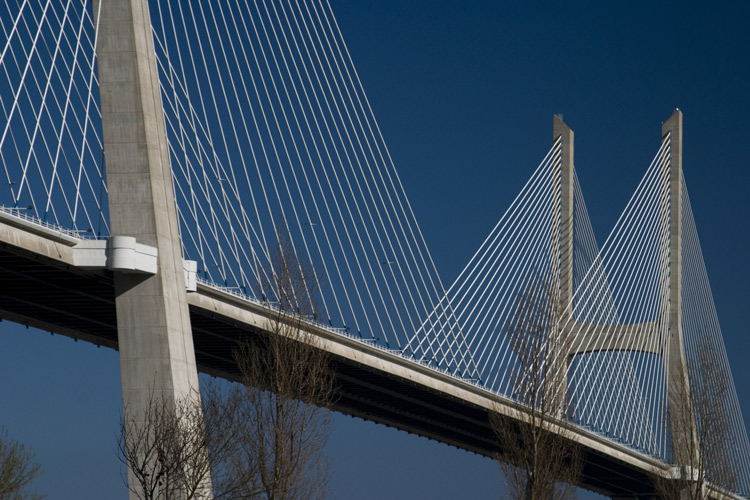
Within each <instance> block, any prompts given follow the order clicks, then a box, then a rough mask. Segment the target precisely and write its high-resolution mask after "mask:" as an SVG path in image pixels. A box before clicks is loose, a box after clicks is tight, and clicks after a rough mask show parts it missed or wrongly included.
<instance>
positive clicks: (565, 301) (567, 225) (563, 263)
mask: <svg viewBox="0 0 750 500" xmlns="http://www.w3.org/2000/svg"><path fill="white" fill-rule="evenodd" d="M552 136H553V137H552V140H553V141H556V140H557V139H558V137H562V138H561V140H562V159H561V162H562V176H561V179H560V182H561V188H562V192H561V197H562V198H561V200H560V207H561V212H560V313H561V314H565V313H567V312H569V311H568V310H567V309H568V308H569V307H570V300H571V298H572V297H573V197H574V191H573V190H574V183H573V175H574V174H573V131H572V130H571V129H570V127H568V126H567V125H566V124H565V122H563V121H562V118H561V117H560V116H558V115H555V116H554V118H553V122H552Z"/></svg>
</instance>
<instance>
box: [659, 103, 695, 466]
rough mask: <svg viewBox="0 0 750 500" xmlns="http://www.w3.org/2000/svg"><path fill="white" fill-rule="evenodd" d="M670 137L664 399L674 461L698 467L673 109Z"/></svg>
mask: <svg viewBox="0 0 750 500" xmlns="http://www.w3.org/2000/svg"><path fill="white" fill-rule="evenodd" d="M670 133H671V138H670V142H671V145H670V148H669V152H668V155H669V162H668V163H667V168H668V169H669V171H668V176H669V177H668V179H669V189H668V190H665V196H666V197H667V200H666V201H667V202H668V203H669V204H668V207H669V212H668V217H669V221H668V222H669V339H668V342H669V364H668V366H667V367H666V369H667V397H668V405H669V418H670V424H671V428H672V449H673V452H674V454H675V456H674V459H675V460H676V461H677V464H678V465H680V466H686V467H689V466H692V465H694V464H697V463H698V460H697V458H698V457H697V454H698V452H699V450H698V446H697V432H696V428H695V419H694V416H693V410H692V405H691V401H690V383H689V380H688V372H687V359H686V357H685V348H684V343H683V338H682V112H681V111H680V110H679V109H677V110H675V112H674V114H672V116H671V117H670V118H669V120H667V121H666V122H664V124H663V125H662V127H661V134H662V139H663V138H665V137H666V136H667V134H670Z"/></svg>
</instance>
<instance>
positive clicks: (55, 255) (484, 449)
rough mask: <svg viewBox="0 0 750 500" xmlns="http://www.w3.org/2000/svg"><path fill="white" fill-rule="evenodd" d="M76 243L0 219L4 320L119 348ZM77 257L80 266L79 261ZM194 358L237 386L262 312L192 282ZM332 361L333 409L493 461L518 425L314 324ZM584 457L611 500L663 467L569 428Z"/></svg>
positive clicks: (111, 302)
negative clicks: (240, 357)
mask: <svg viewBox="0 0 750 500" xmlns="http://www.w3.org/2000/svg"><path fill="white" fill-rule="evenodd" d="M81 241H82V240H79V239H77V238H75V237H72V236H70V235H68V234H65V233H62V232H60V231H57V230H55V229H54V228H45V227H43V226H41V225H38V224H35V223H33V222H28V221H24V220H22V219H20V218H18V217H15V216H12V215H8V214H7V213H5V212H0V317H2V318H4V319H7V320H11V321H14V322H18V323H21V324H25V325H29V326H33V327H37V328H40V329H43V330H46V331H50V332H54V333H59V334H63V335H67V336H70V337H73V338H76V339H81V340H85V341H88V342H92V343H95V344H97V345H103V346H107V347H111V348H113V349H117V327H116V313H115V296H114V285H113V271H111V270H109V269H107V268H106V267H100V268H90V267H88V268H84V267H81V266H80V265H76V258H75V257H74V254H75V251H74V250H73V249H74V247H76V245H79V244H80V243H81ZM79 260H80V259H79ZM188 301H189V305H190V320H191V324H192V330H193V340H194V345H195V354H196V360H197V363H198V366H199V369H200V370H201V371H203V372H206V373H209V374H213V375H216V376H220V377H224V378H227V379H230V380H231V379H235V378H236V377H237V366H236V364H235V362H234V361H233V359H232V349H233V346H235V345H236V342H237V340H238V339H240V338H241V337H243V336H247V335H248V334H249V333H263V332H262V331H261V330H262V325H263V324H265V322H266V318H265V315H266V314H267V313H268V310H267V309H265V308H263V307H262V306H261V305H259V304H254V303H252V302H249V301H246V300H244V299H241V298H239V297H236V296H234V295H232V294H231V293H228V292H226V291H222V290H219V289H214V288H212V287H208V286H203V285H200V284H198V285H197V287H196V291H194V292H189V293H188ZM311 329H312V330H313V331H314V333H316V334H317V335H318V336H319V339H320V343H319V345H320V346H321V347H322V348H323V349H325V350H326V351H327V352H328V353H329V354H330V356H331V359H332V364H333V366H334V367H335V372H336V381H337V393H336V403H335V410H337V411H339V412H341V413H344V414H348V415H353V416H357V417H361V418H363V419H367V420H371V421H374V422H378V423H382V424H385V425H388V426H391V427H395V428H398V429H401V430H404V431H407V432H411V433H415V434H418V435H421V436H425V437H428V438H431V439H435V440H437V441H440V442H443V443H447V444H450V445H453V446H456V447H458V448H462V449H465V450H468V451H472V452H474V453H478V454H480V455H484V456H487V457H493V456H494V455H495V454H496V453H497V452H498V451H500V450H499V449H498V444H497V442H496V440H495V438H494V434H493V431H492V429H491V427H490V425H489V423H488V417H487V415H488V410H489V409H492V408H494V409H496V410H497V411H499V412H500V413H501V414H503V415H505V417H506V418H510V419H513V418H516V417H517V416H518V415H519V413H518V410H519V408H518V405H516V404H515V403H513V402H512V401H509V400H507V399H505V398H501V397H499V396H496V395H494V394H492V393H489V392H488V391H486V390H483V389H481V388H480V387H477V386H476V385H474V384H472V383H470V382H468V381H463V380H459V379H456V378H454V377H451V376H449V375H446V374H444V373H441V372H438V371H435V370H433V369H430V368H428V367H426V366H423V365H421V364H419V363H416V362H413V361H410V360H407V359H405V358H404V357H402V356H400V355H398V354H397V353H394V352H389V351H386V350H383V349H381V348H379V347H376V346H373V345H370V344H367V343H364V342H361V341H359V340H356V339H353V338H349V337H346V336H343V335H340V334H337V333H336V332H333V331H331V330H328V329H325V328H322V327H316V326H312V325H311ZM571 428H572V430H573V433H574V435H575V439H576V440H577V441H578V442H579V443H580V444H581V446H582V448H583V451H584V457H585V461H584V464H585V465H584V471H583V477H582V480H581V484H580V486H582V487H584V488H587V489H590V490H593V491H596V492H599V493H601V494H604V495H606V496H610V497H614V498H639V497H640V498H648V497H651V496H653V493H654V487H653V484H652V482H651V481H650V480H649V474H659V475H662V476H667V475H668V474H669V473H670V469H669V467H667V466H666V465H665V464H663V463H660V462H659V461H656V460H654V459H652V458H650V457H648V456H646V455H644V454H641V453H639V452H636V451H633V450H631V449H629V448H627V447H626V446H624V445H622V444H620V443H616V442H613V441H611V440H609V439H606V438H604V437H602V436H599V435H597V434H595V433H593V432H589V431H587V430H584V429H580V428H578V427H571Z"/></svg>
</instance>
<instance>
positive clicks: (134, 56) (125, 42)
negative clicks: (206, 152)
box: [93, 0, 198, 412]
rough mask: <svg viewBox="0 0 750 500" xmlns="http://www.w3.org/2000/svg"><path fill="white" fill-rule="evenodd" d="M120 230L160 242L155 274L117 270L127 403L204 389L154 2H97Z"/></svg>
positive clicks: (137, 406) (108, 160)
mask: <svg viewBox="0 0 750 500" xmlns="http://www.w3.org/2000/svg"><path fill="white" fill-rule="evenodd" d="M93 4H94V12H95V16H96V12H97V11H98V9H100V11H99V12H100V13H99V16H100V21H99V30H98V42H97V47H96V50H97V58H98V65H99V84H100V87H99V88H100V93H101V107H102V127H103V135H104V152H105V164H106V171H107V183H108V188H109V211H110V227H111V233H112V235H113V236H131V237H135V238H136V240H137V241H138V242H139V243H144V244H147V245H151V246H154V247H156V248H157V249H158V271H157V273H156V274H155V275H153V276H148V277H143V276H142V275H136V274H125V273H121V272H117V273H115V293H116V307H117V332H118V333H117V334H118V343H119V351H120V371H121V376H122V394H123V402H124V404H125V406H126V407H127V408H128V410H129V411H136V412H138V411H140V410H142V409H143V408H144V407H145V404H146V403H147V401H148V398H149V397H150V396H151V395H153V396H155V397H157V398H162V397H165V398H167V399H171V400H174V401H177V400H178V399H180V398H184V397H192V396H193V395H196V391H197V390H198V373H197V369H196V363H195V352H194V350H193V340H192V333H191V328H190V316H189V313H188V305H187V296H186V291H185V283H184V276H183V271H182V254H181V251H180V240H179V229H178V221H177V213H176V207H175V195H174V188H173V185H172V174H171V170H170V164H169V152H168V147H167V138H166V131H165V127H164V114H163V109H162V103H161V94H160V89H159V80H158V73H157V66H156V57H155V53H154V42H153V36H152V34H151V20H150V16H149V8H148V0H104V1H99V0H94V2H93Z"/></svg>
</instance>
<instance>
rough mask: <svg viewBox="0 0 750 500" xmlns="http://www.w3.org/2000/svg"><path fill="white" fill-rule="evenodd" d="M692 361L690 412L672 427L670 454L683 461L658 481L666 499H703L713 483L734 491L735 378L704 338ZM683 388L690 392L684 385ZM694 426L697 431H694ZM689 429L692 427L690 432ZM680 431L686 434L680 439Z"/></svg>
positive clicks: (673, 422) (679, 414)
mask: <svg viewBox="0 0 750 500" xmlns="http://www.w3.org/2000/svg"><path fill="white" fill-rule="evenodd" d="M696 352H697V354H696V356H695V357H694V358H693V359H690V360H688V371H689V372H691V373H696V374H699V376H697V377H692V379H691V383H692V384H691V386H690V388H689V396H690V397H689V401H690V403H691V405H692V414H691V413H685V412H682V413H678V414H677V415H676V420H673V421H672V425H673V426H676V427H678V429H672V439H671V442H670V445H671V450H670V451H671V455H672V457H673V460H674V461H675V462H676V463H677V464H678V465H677V467H676V468H675V476H676V477H674V478H671V479H665V478H662V477H657V478H655V480H654V483H655V485H656V489H657V492H658V493H659V496H660V497H662V498H664V499H665V500H673V499H674V500H678V499H679V500H703V499H704V498H706V494H707V491H706V488H707V486H708V484H711V485H713V486H715V487H718V488H721V489H724V490H727V491H734V490H735V489H736V486H737V473H736V470H735V468H734V467H733V463H732V459H731V457H730V455H729V449H730V446H729V444H730V439H731V437H730V427H729V421H728V415H729V412H728V404H729V400H728V397H729V391H730V388H731V386H730V384H731V382H730V380H729V377H728V375H727V374H726V372H725V371H724V370H722V369H721V367H720V364H719V356H718V353H717V351H716V348H715V347H714V346H713V345H711V344H710V343H708V342H703V343H702V344H701V345H700V347H699V348H698V349H697V351H696ZM680 390H681V391H683V392H685V391H688V389H687V388H685V387H684V386H680ZM693 428H695V434H694V436H692V438H691V434H692V432H691V431H689V429H693ZM686 430H687V431H686ZM677 432H681V433H683V435H682V436H679V437H677V438H675V434H676V433H677Z"/></svg>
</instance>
